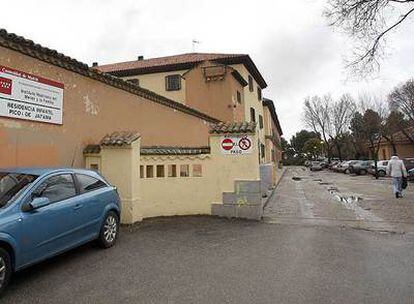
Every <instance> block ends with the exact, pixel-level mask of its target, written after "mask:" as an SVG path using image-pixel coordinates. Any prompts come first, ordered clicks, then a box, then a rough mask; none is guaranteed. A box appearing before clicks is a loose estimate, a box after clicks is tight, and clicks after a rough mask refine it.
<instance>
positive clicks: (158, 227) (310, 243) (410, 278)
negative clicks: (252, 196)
mask: <svg viewBox="0 0 414 304" xmlns="http://www.w3.org/2000/svg"><path fill="white" fill-rule="evenodd" d="M413 249H414V236H413V235H412V234H393V233H379V232H371V231H362V230H355V229H350V228H341V227H337V226H334V227H326V226H301V225H279V224H266V223H258V222H251V221H236V220H225V219H218V218H211V217H184V218H169V219H158V220H151V221H146V222H144V223H143V224H140V225H136V226H134V227H130V228H124V229H123V231H122V235H121V237H120V239H119V243H118V244H117V246H116V247H114V248H111V249H109V250H101V249H98V248H96V247H94V246H92V245H86V246H83V247H81V248H79V249H76V250H73V251H71V252H69V253H67V254H64V255H62V256H59V257H57V258H54V259H52V260H49V261H47V262H45V263H42V264H40V265H37V266H34V267H31V268H29V269H27V270H25V271H22V272H20V273H18V274H16V275H15V276H14V278H13V281H12V283H11V285H10V288H9V289H8V290H7V291H6V292H5V294H4V295H3V297H2V298H0V303H2V304H3V303H4V304H8V303H19V304H24V303H30V304H33V303H42V304H47V303H53V304H56V303H358V304H360V303H375V304H378V303H387V304H388V303H414V263H413V262H414V250H413Z"/></svg>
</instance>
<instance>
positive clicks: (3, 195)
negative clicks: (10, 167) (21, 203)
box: [0, 172, 39, 208]
mask: <svg viewBox="0 0 414 304" xmlns="http://www.w3.org/2000/svg"><path fill="white" fill-rule="evenodd" d="M38 177H39V176H37V175H30V174H22V173H15V172H0V208H1V207H4V206H5V205H7V203H9V202H11V201H12V200H13V199H15V198H16V197H17V196H18V194H19V193H21V192H22V191H23V190H24V189H26V188H27V187H28V186H29V185H30V184H31V183H33V182H34V181H35V180H36V179H37V178H38Z"/></svg>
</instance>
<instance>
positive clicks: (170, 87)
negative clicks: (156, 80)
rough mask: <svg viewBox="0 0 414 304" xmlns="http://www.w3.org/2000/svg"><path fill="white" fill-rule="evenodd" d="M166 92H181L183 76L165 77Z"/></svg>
mask: <svg viewBox="0 0 414 304" xmlns="http://www.w3.org/2000/svg"><path fill="white" fill-rule="evenodd" d="M165 90H167V91H179V90H181V75H179V74H175V75H168V76H165Z"/></svg>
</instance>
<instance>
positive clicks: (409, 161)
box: [403, 158, 414, 170]
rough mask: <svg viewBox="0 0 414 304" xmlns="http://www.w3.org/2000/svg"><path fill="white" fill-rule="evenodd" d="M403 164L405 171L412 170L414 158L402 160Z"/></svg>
mask: <svg viewBox="0 0 414 304" xmlns="http://www.w3.org/2000/svg"><path fill="white" fill-rule="evenodd" d="M403 162H404V165H405V168H406V169H407V170H411V169H413V168H414V158H404V159H403Z"/></svg>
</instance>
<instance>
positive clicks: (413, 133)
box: [378, 127, 414, 160]
mask: <svg viewBox="0 0 414 304" xmlns="http://www.w3.org/2000/svg"><path fill="white" fill-rule="evenodd" d="M405 133H406V134H407V135H408V136H410V137H411V138H413V139H414V127H410V128H407V129H406V130H405ZM407 135H405V134H403V132H401V131H399V132H397V133H395V134H393V136H392V141H393V143H394V147H393V146H392V145H391V143H390V142H389V141H387V140H386V139H384V138H383V139H382V140H381V143H380V147H379V150H378V158H379V159H380V160H388V159H390V158H391V156H393V155H394V154H395V153H394V148H395V150H396V152H397V155H398V156H399V157H400V158H414V143H413V142H412V141H411V140H410V139H409V138H408V137H407Z"/></svg>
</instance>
